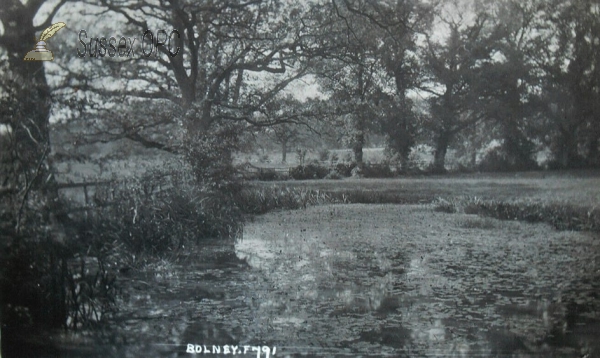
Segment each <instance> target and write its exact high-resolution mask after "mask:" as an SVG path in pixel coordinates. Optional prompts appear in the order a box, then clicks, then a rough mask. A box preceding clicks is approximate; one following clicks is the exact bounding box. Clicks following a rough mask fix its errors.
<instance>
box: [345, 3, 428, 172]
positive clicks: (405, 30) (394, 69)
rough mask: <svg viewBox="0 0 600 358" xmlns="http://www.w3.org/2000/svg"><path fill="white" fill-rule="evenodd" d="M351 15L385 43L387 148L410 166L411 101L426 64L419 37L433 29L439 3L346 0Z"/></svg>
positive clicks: (412, 135)
mask: <svg viewBox="0 0 600 358" xmlns="http://www.w3.org/2000/svg"><path fill="white" fill-rule="evenodd" d="M344 4H345V6H346V8H347V9H348V11H350V12H351V13H352V14H354V15H356V16H358V17H359V19H361V20H362V21H366V23H367V24H368V25H369V26H371V27H373V28H374V29H376V30H377V31H376V32H375V31H374V32H373V34H377V36H378V37H373V38H372V40H373V41H377V42H381V44H382V46H381V48H380V49H379V51H378V58H379V64H380V66H381V67H382V69H383V70H384V71H385V73H386V75H387V77H388V81H387V82H388V83H387V85H388V86H389V87H390V91H389V93H388V94H387V95H383V96H382V98H381V101H382V102H383V106H384V107H385V108H386V110H384V112H385V114H383V115H382V118H381V121H380V124H381V130H382V132H383V133H385V135H386V139H387V147H388V149H389V150H390V152H391V153H394V154H397V155H399V157H400V160H401V162H402V165H403V167H404V166H405V165H406V162H407V159H408V155H409V153H410V150H411V147H412V146H413V145H414V141H415V135H416V132H417V128H416V126H417V123H416V116H415V114H414V109H413V103H412V101H411V100H410V99H409V98H408V97H407V94H408V92H409V91H410V90H414V89H415V88H416V87H417V86H418V84H419V82H420V81H421V79H422V75H423V71H422V67H423V66H422V63H421V61H420V60H419V58H418V56H417V48H418V45H417V41H418V37H419V35H422V34H424V33H426V32H427V31H428V30H430V28H431V24H432V20H433V15H434V13H435V10H436V7H437V4H436V2H424V1H420V0H387V1H377V2H375V1H367V2H352V1H348V0H345V1H344Z"/></svg>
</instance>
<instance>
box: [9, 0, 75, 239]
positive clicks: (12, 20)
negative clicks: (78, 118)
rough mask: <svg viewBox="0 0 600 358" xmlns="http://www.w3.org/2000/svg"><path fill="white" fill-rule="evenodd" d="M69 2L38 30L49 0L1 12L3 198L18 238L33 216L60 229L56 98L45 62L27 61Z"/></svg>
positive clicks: (15, 3)
mask: <svg viewBox="0 0 600 358" xmlns="http://www.w3.org/2000/svg"><path fill="white" fill-rule="evenodd" d="M65 2H66V1H64V0H63V1H60V2H58V3H55V4H54V6H53V7H51V8H50V11H49V12H47V13H46V14H42V15H45V16H44V17H43V19H42V21H41V22H40V23H39V25H37V26H36V25H34V19H35V18H36V16H38V12H40V9H41V8H42V6H43V5H44V4H45V3H46V1H45V0H32V1H27V2H22V1H19V0H6V1H4V2H3V4H2V6H0V22H1V23H2V27H3V30H4V31H3V33H2V34H1V35H0V58H2V60H1V61H0V62H1V63H2V65H0V66H1V68H0V74H1V77H2V78H1V79H0V101H2V103H1V105H0V128H2V129H1V131H2V132H4V133H3V134H4V135H5V139H6V141H7V143H6V145H7V146H8V148H9V151H8V153H7V154H8V155H7V156H6V157H5V161H6V162H5V163H4V164H6V166H4V167H3V168H2V169H3V170H2V172H1V173H0V175H1V176H2V177H0V198H1V199H2V203H3V204H7V205H3V207H4V209H6V208H9V209H8V210H9V211H11V212H12V214H11V215H9V216H10V220H7V221H6V223H10V225H9V226H10V227H11V231H12V230H14V234H17V235H19V234H20V232H21V231H22V228H23V226H24V225H25V217H26V216H27V215H26V212H28V211H29V212H32V211H36V212H38V213H40V214H41V217H40V218H41V219H42V220H43V221H42V222H44V223H45V224H46V225H50V226H51V227H53V228H54V229H58V227H59V226H57V222H56V215H55V214H58V213H59V210H58V207H57V206H56V204H57V201H56V199H57V190H56V187H55V186H54V185H52V184H53V183H54V178H53V176H52V170H51V165H50V164H51V163H50V161H49V155H50V152H51V147H50V134H49V119H50V112H51V108H52V93H51V89H50V87H49V85H48V82H47V79H46V72H45V67H44V62H41V61H24V60H23V59H24V57H25V54H27V52H29V51H30V50H31V49H32V48H33V47H34V46H35V44H36V39H37V38H38V37H37V35H38V34H39V33H40V32H41V31H42V30H44V29H45V28H47V27H48V26H50V25H51V23H52V21H53V17H54V15H55V14H56V12H57V11H58V10H59V9H60V8H61V6H62V5H64V4H65ZM38 21H39V19H38ZM5 149H6V148H5ZM5 169H6V170H5ZM42 213H43V214H42ZM59 216H61V215H59ZM53 231H55V232H61V230H60V229H58V231H56V230H53Z"/></svg>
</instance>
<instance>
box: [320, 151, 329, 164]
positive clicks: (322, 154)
mask: <svg viewBox="0 0 600 358" xmlns="http://www.w3.org/2000/svg"><path fill="white" fill-rule="evenodd" d="M328 159H329V149H323V150H320V151H319V160H320V161H322V162H326V161H327V160H328Z"/></svg>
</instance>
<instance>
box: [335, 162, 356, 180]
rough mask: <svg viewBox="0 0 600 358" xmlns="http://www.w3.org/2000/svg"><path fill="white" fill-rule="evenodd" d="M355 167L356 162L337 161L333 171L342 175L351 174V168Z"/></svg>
mask: <svg viewBox="0 0 600 358" xmlns="http://www.w3.org/2000/svg"><path fill="white" fill-rule="evenodd" d="M355 167H356V163H337V164H336V165H335V167H334V169H335V171H336V172H338V173H339V174H340V175H341V176H343V177H349V176H351V175H352V170H353V169H354V168H355Z"/></svg>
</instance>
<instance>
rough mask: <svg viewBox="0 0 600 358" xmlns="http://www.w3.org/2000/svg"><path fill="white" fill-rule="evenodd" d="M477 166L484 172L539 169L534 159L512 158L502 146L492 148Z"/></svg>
mask: <svg viewBox="0 0 600 358" xmlns="http://www.w3.org/2000/svg"><path fill="white" fill-rule="evenodd" d="M477 168H478V169H479V170H480V171H482V172H507V171H520V170H535V169H538V166H537V163H536V162H535V161H534V160H532V159H529V160H516V159H513V160H511V159H510V158H509V156H508V155H507V154H506V153H505V150H504V149H503V148H502V147H495V148H492V149H490V150H489V151H488V152H487V153H486V154H485V156H484V157H483V159H481V162H480V163H479V165H478V166H477Z"/></svg>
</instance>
